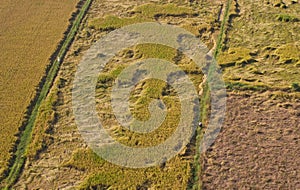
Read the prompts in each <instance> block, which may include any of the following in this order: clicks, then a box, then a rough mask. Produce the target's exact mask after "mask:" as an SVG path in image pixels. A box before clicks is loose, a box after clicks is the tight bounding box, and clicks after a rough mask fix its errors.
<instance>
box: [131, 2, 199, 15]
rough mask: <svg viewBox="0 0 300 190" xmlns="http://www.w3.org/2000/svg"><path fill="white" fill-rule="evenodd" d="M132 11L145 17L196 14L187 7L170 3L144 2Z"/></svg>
mask: <svg viewBox="0 0 300 190" xmlns="http://www.w3.org/2000/svg"><path fill="white" fill-rule="evenodd" d="M134 12H136V13H140V14H142V15H143V16H145V17H147V18H155V17H157V16H183V15H195V14H196V12H194V11H193V9H191V8H189V7H181V6H178V5H175V4H172V3H169V4H165V5H156V4H146V5H142V6H140V7H137V8H136V9H135V10H134Z"/></svg>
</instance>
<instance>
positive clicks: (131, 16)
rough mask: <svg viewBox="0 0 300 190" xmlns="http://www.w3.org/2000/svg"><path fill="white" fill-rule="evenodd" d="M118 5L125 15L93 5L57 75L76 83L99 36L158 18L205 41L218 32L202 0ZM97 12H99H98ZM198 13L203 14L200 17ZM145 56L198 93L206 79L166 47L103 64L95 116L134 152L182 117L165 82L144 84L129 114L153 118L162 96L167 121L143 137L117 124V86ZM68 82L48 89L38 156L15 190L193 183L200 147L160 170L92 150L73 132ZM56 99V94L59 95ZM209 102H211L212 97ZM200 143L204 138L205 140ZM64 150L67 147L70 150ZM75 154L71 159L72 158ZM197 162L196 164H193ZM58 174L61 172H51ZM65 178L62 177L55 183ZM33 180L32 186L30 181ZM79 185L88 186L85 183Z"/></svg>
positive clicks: (36, 138) (141, 48)
mask: <svg viewBox="0 0 300 190" xmlns="http://www.w3.org/2000/svg"><path fill="white" fill-rule="evenodd" d="M176 2H177V1H176ZM118 3H120V4H118V5H117V6H119V5H121V6H120V7H118V8H120V9H122V11H120V10H119V9H118V11H115V12H116V13H114V12H113V11H107V12H109V13H108V14H106V10H103V9H102V8H103V7H102V5H105V6H106V5H108V7H112V8H116V6H115V5H114V4H113V5H112V4H111V3H110V2H102V1H100V0H95V1H94V3H93V4H92V7H91V11H90V12H89V14H88V17H87V20H86V21H87V22H86V23H83V24H82V32H81V33H80V34H79V35H78V37H77V38H75V41H74V45H73V46H72V47H71V51H70V54H68V56H67V57H66V59H65V61H66V62H64V63H63V65H62V72H61V73H59V77H61V78H66V79H70V77H71V79H70V81H72V77H73V74H74V73H75V69H74V68H76V64H77V63H78V62H79V60H80V59H81V55H82V53H84V51H85V50H86V49H88V47H89V46H90V45H91V43H92V42H94V41H95V40H96V39H98V38H99V37H100V36H101V35H102V34H105V33H106V31H111V30H113V29H116V28H119V27H122V26H125V25H128V24H133V23H138V22H143V21H155V20H157V21H159V22H161V23H170V24H174V25H176V26H179V27H183V28H186V29H188V30H189V31H192V32H193V33H194V34H195V35H198V36H199V37H201V39H202V38H203V39H204V38H205V39H207V40H208V41H209V40H210V39H209V36H210V35H211V32H212V31H213V29H214V27H218V25H217V24H216V26H215V25H214V23H215V22H216V21H215V19H216V18H217V16H216V15H217V11H216V10H215V9H211V6H213V7H216V5H215V4H214V5H211V4H210V3H207V2H201V3H200V2H199V3H200V4H201V5H200V4H197V3H195V4H194V5H193V6H190V4H188V3H183V2H182V1H181V2H180V3H178V5H179V4H180V6H178V5H177V4H169V5H167V4H157V5H154V4H146V5H145V4H144V5H141V6H137V7H136V8H133V6H132V7H131V8H132V9H131V8H128V7H127V8H126V10H125V8H124V7H123V6H122V3H121V2H118ZM134 3H137V4H142V3H143V2H137V1H134ZM174 3H175V1H174ZM202 4H203V5H205V10H203V9H204V7H202ZM99 5H101V6H99ZM135 5H136V4H135ZM181 5H185V6H181ZM98 6H99V7H101V10H99V7H98ZM161 7H163V8H161ZM129 9H131V10H129ZM150 9H152V10H150ZM166 9H168V10H170V14H169V13H167V12H166ZM200 9H201V10H202V12H203V16H197V14H198V11H199V10H200ZM98 11H101V15H104V16H103V17H102V18H97V17H99V14H97V12H98ZM120 13H122V14H120ZM123 13H124V14H123ZM206 16H207V17H206ZM208 17H209V19H208ZM77 52H79V53H77ZM146 58H161V59H165V60H167V61H170V62H172V63H173V64H176V65H177V66H178V67H180V68H181V69H182V70H184V71H185V72H186V73H187V74H188V76H189V78H190V79H191V80H192V82H193V83H194V85H195V88H196V90H197V91H199V90H200V89H199V84H200V83H201V82H202V77H203V75H202V72H201V70H200V68H198V67H196V66H195V64H194V63H193V62H192V61H191V60H190V59H189V58H187V57H185V56H184V55H182V54H181V53H180V52H177V51H176V50H174V49H171V48H168V47H165V46H161V45H155V44H143V45H138V46H135V47H130V48H128V49H126V50H124V51H121V52H120V53H119V54H118V55H116V57H115V58H113V59H112V60H111V61H110V62H109V63H108V64H107V65H106V67H105V68H104V73H102V74H100V75H99V78H98V84H97V86H96V98H97V99H96V104H97V110H98V114H99V118H100V120H101V121H102V124H103V125H104V127H105V128H106V129H107V130H108V132H110V134H111V136H112V137H114V138H115V139H116V140H118V141H119V142H121V143H123V144H126V145H128V146H132V147H146V146H152V145H155V144H158V143H159V142H162V141H164V140H165V139H166V138H167V137H169V136H170V135H171V134H172V132H173V131H174V129H176V127H177V124H178V120H179V116H180V111H181V110H180V102H179V100H178V97H177V94H176V91H174V90H173V88H172V87H171V86H169V85H167V84H166V83H165V82H163V81H160V80H144V81H140V82H139V83H138V84H137V85H136V86H135V88H134V90H133V91H132V92H131V95H130V102H129V103H130V108H131V111H132V114H133V115H134V117H136V118H137V119H140V120H145V119H147V118H148V117H150V115H149V113H150V112H149V110H148V109H147V107H148V104H149V102H151V100H153V99H157V98H159V99H161V100H162V101H163V102H164V103H165V105H166V108H167V119H166V121H165V123H163V124H162V125H161V127H160V128H158V129H156V130H155V131H153V132H152V133H149V134H147V135H143V134H139V133H133V132H132V131H129V130H127V129H126V128H124V127H122V126H120V125H119V123H118V122H117V121H116V119H115V117H114V115H113V113H112V108H111V106H110V96H109V95H110V91H111V88H112V85H113V82H114V80H115V78H116V77H117V76H118V75H119V74H120V73H121V72H122V70H123V69H124V68H125V67H127V66H129V65H130V64H131V63H135V62H136V61H139V60H142V59H146ZM70 83H71V82H70ZM70 83H68V84H67V86H65V87H63V88H62V89H57V90H55V89H56V88H59V87H57V86H56V85H55V86H53V88H54V89H52V90H51V93H50V94H49V98H47V100H46V101H45V102H44V103H43V104H42V107H41V108H40V110H39V116H38V120H39V121H37V122H36V123H35V125H36V126H38V127H36V128H35V130H34V132H33V136H32V137H33V141H32V143H31V145H30V147H32V148H33V149H32V150H33V151H31V150H28V151H27V156H30V157H31V158H36V159H37V160H35V159H32V160H30V161H29V162H28V164H26V166H25V169H24V172H23V174H22V176H21V178H20V181H19V183H18V184H17V185H16V186H15V187H20V186H22V188H23V187H25V186H23V184H26V186H27V187H28V188H29V189H30V188H38V187H41V188H44V187H45V188H59V187H61V185H62V184H63V186H64V185H65V184H67V185H68V187H71V188H75V186H76V185H78V184H79V183H80V185H79V186H80V188H82V189H96V188H98V189H107V188H110V189H145V188H153V189H186V188H187V186H188V184H189V183H191V182H192V181H191V179H190V178H191V177H192V173H193V171H192V169H191V167H197V168H198V169H199V167H200V166H199V165H198V162H197V161H198V158H199V157H197V156H195V155H196V154H195V144H192V145H189V146H188V147H187V150H183V151H182V152H181V153H180V154H179V155H178V156H176V157H174V158H173V159H171V160H170V161H168V162H167V163H166V164H162V165H160V166H156V167H150V168H144V169H128V168H123V167H118V166H116V165H114V164H111V163H109V162H107V161H105V160H103V159H101V158H100V157H98V156H97V155H96V154H95V153H93V152H92V151H91V150H90V149H88V147H87V146H86V144H85V143H84V142H83V140H82V138H80V137H79V136H80V135H79V133H78V132H77V131H76V129H74V128H76V127H75V126H76V125H75V123H74V116H73V115H72V111H71V108H70V107H72V105H71V103H70V102H71V97H70V96H71V95H70V92H71V90H72V87H71V84H70ZM52 93H55V94H58V97H57V95H54V94H52ZM60 93H62V94H60ZM60 95H61V96H62V97H63V102H64V105H60V104H59V105H57V103H56V101H57V98H58V99H59V97H60ZM205 100H206V101H209V100H208V99H207V98H206V99H205ZM58 101H59V100H58ZM42 112H45V113H42ZM54 112H55V113H54ZM55 114H59V117H56V115H55ZM51 119H54V120H55V125H53V123H52V122H51V123H49V122H50V120H51ZM52 121H53V120H52ZM46 125H48V126H46ZM52 127H53V128H54V129H53V131H51V129H52ZM39 130H40V131H39ZM49 130H50V131H49ZM43 138H46V140H43ZM197 138H198V139H199V138H200V136H198V137H197ZM48 140H50V141H52V140H53V142H51V146H49V144H48ZM44 146H45V147H44ZM47 146H48V147H47ZM65 146H67V147H68V149H67V150H66V149H65ZM44 148H46V150H47V152H41V154H39V155H40V157H35V155H36V153H37V152H38V151H39V150H42V149H44ZM70 152H72V154H70ZM71 155H72V158H71V159H70V156H71ZM194 156H195V157H194ZM44 161H46V162H44ZM62 161H63V162H62ZM194 161H195V162H197V163H195V165H193V166H192V164H194ZM44 163H45V164H48V163H49V164H50V166H45V165H44ZM53 170H55V171H57V172H58V173H59V174H58V173H56V172H55V173H53V172H52V171H53ZM65 171H68V176H65V175H64V172H65ZM197 171H199V170H197ZM35 172H36V173H35ZM60 174H62V175H64V176H65V177H62V178H60V177H57V176H59V175H60ZM48 176H51V177H50V178H51V179H50V180H48ZM29 178H30V179H31V181H28V180H27V179H29ZM82 180H84V181H83V182H82ZM48 182H49V184H48ZM74 182H75V183H74ZM81 182H82V183H81ZM192 183H193V182H192ZM195 183H196V182H195ZM192 185H193V184H192ZM64 187H66V186H64ZM66 188H67V187H66Z"/></svg>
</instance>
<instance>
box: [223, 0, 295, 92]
mask: <svg viewBox="0 0 300 190" xmlns="http://www.w3.org/2000/svg"><path fill="white" fill-rule="evenodd" d="M237 2H238V4H237V5H238V6H237V9H236V15H237V16H236V17H233V18H232V19H231V23H230V27H229V28H228V30H227V32H226V39H227V40H226V47H229V48H227V49H225V50H224V51H223V52H222V53H221V54H220V57H219V59H218V62H219V63H220V64H221V65H222V66H224V77H225V80H226V81H227V82H230V83H234V82H240V83H243V84H248V85H252V86H262V85H263V86H268V87H270V88H276V89H288V88H290V86H291V84H292V83H299V82H300V81H299V80H300V78H299V77H298V76H299V75H300V71H299V69H298V68H299V65H300V64H299V43H298V41H299V39H300V35H299V32H298V31H299V30H300V23H299V22H296V20H295V18H298V17H299V16H300V15H299V10H300V4H299V3H294V4H290V5H289V6H288V7H287V8H285V9H281V8H280V7H274V6H272V5H271V4H264V2H258V1H248V0H239V1H237ZM280 2H281V1H280ZM257 7H261V8H259V9H257ZM285 21H289V22H285ZM232 50H234V53H233V52H232Z"/></svg>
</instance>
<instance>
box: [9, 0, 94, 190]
mask: <svg viewBox="0 0 300 190" xmlns="http://www.w3.org/2000/svg"><path fill="white" fill-rule="evenodd" d="M91 2H92V0H87V1H86V2H85V4H84V5H83V6H82V8H81V10H80V12H79V13H78V16H77V18H76V19H75V21H74V22H73V25H72V28H71V30H70V32H69V34H68V35H67V37H66V39H65V41H64V43H63V45H62V47H61V49H60V51H59V53H58V57H59V58H60V59H62V58H63V57H64V56H65V54H66V52H67V50H68V47H69V46H70V44H71V43H72V41H73V39H74V37H75V35H76V32H77V30H78V28H79V26H80V23H81V20H82V19H83V17H84V15H85V13H86V11H87V9H88V8H89V6H90V4H91ZM60 62H61V61H58V60H55V61H54V62H53V63H52V65H51V68H50V69H49V72H48V74H47V77H46V80H45V83H44V85H43V87H42V88H41V91H40V93H39V96H38V98H37V101H36V104H35V106H34V108H33V110H32V113H31V115H30V117H29V119H28V121H27V125H26V127H25V129H24V131H23V133H22V135H21V137H20V140H19V144H18V146H17V150H16V152H15V160H14V163H13V165H12V167H11V169H10V172H9V174H8V177H7V178H6V180H5V183H6V188H5V189H9V188H10V187H12V185H13V184H14V183H15V182H16V180H17V179H18V177H19V174H20V172H21V170H22V168H23V166H24V163H25V161H26V155H25V152H26V148H27V145H28V144H29V143H30V141H31V132H32V129H33V126H34V123H35V120H36V117H37V113H38V110H39V107H40V105H41V102H42V101H44V100H45V98H46V96H47V94H48V92H49V89H50V88H51V86H52V83H53V81H54V79H55V77H56V75H57V72H58V70H59V66H60Z"/></svg>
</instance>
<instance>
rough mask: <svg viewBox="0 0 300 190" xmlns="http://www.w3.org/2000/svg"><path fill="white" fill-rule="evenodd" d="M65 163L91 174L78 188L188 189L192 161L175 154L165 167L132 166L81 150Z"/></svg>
mask: <svg viewBox="0 0 300 190" xmlns="http://www.w3.org/2000/svg"><path fill="white" fill-rule="evenodd" d="M65 165H66V166H68V165H69V166H71V167H76V168H78V169H80V170H84V171H86V172H89V173H91V175H90V176H89V177H88V178H87V179H85V180H84V182H83V183H82V184H81V185H80V187H79V189H109V188H110V189H146V188H153V189H185V185H186V183H187V181H188V176H189V173H188V172H189V170H190V164H189V161H188V160H187V159H185V158H179V157H175V158H173V159H171V160H170V161H169V162H168V163H167V164H166V165H165V166H161V167H158V166H157V167H150V168H142V169H129V168H124V167H120V166H117V165H114V164H111V163H109V162H107V161H105V160H103V159H102V158H100V157H99V156H98V155H96V154H95V153H94V152H92V151H91V150H88V151H84V150H78V152H75V153H74V155H73V158H72V160H70V162H69V163H65Z"/></svg>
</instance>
